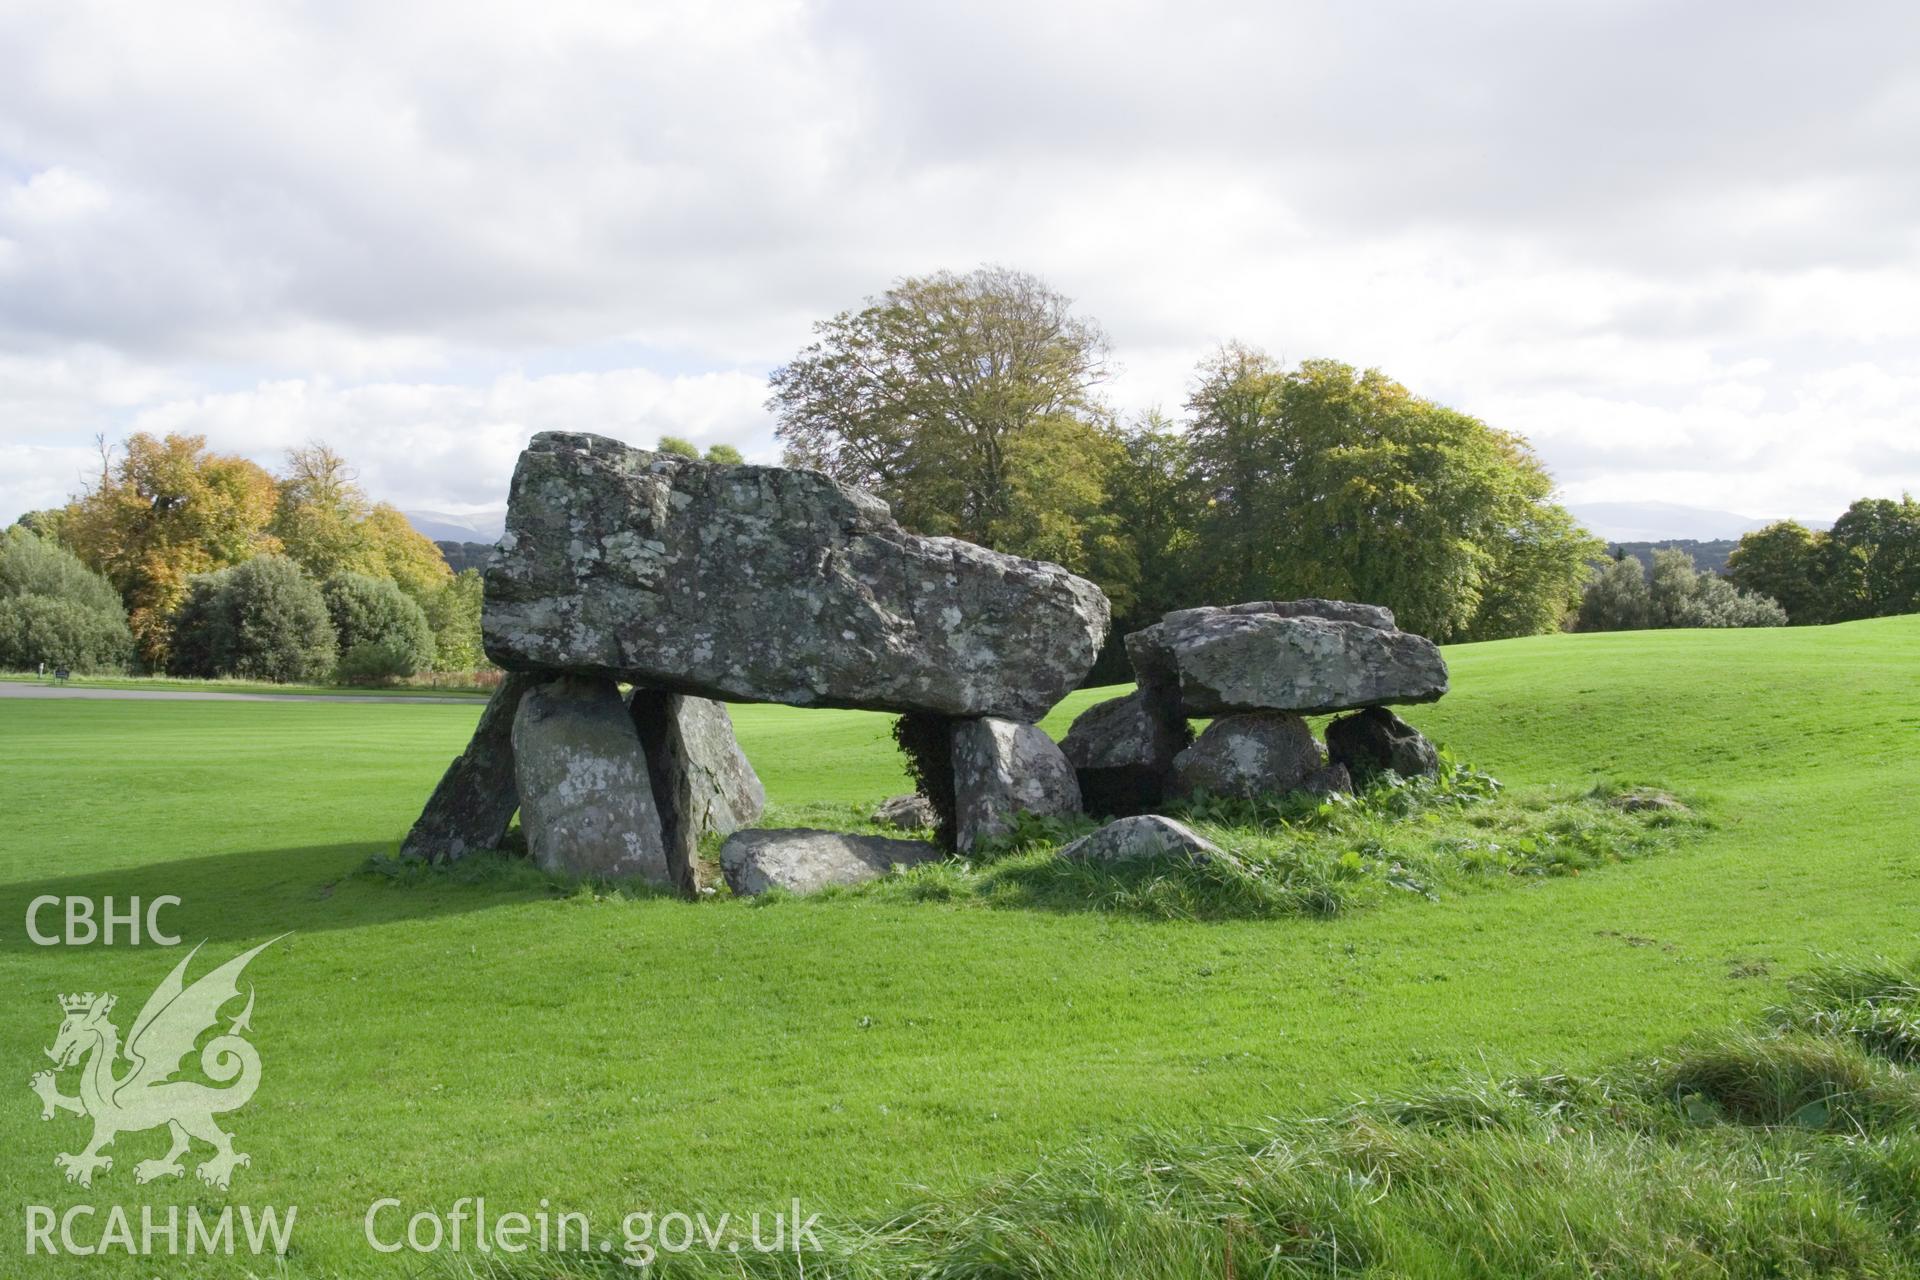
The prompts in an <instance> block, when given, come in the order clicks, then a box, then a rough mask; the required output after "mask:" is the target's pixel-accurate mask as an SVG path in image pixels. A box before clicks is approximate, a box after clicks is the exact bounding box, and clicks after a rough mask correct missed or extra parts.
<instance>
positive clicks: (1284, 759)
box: [1173, 711, 1330, 800]
mask: <svg viewBox="0 0 1920 1280" xmlns="http://www.w3.org/2000/svg"><path fill="white" fill-rule="evenodd" d="M1326 764H1327V757H1326V753H1325V752H1324V751H1322V750H1321V747H1320V741H1319V739H1317V738H1315V737H1314V736H1313V730H1312V729H1309V728H1308V727H1307V722H1306V721H1305V720H1302V719H1301V718H1300V717H1299V716H1297V715H1294V714H1293V713H1292V712H1289V711H1253V712H1246V713H1243V714H1241V715H1237V716H1222V717H1220V718H1219V719H1218V720H1215V721H1214V722H1213V723H1212V724H1210V725H1208V726H1207V729H1206V732H1205V733H1202V734H1201V735H1200V736H1199V737H1198V738H1197V739H1195V740H1194V743H1193V745H1192V746H1190V747H1188V748H1187V749H1186V750H1185V751H1182V752H1181V753H1180V754H1179V755H1178V756H1176V757H1174V761H1173V768H1174V777H1175V782H1176V785H1177V786H1178V788H1179V790H1180V793H1181V794H1183V795H1197V794H1200V793H1202V792H1205V793H1206V794H1208V795H1215V796H1229V797H1232V798H1234V799H1240V800H1248V799H1252V798H1253V797H1255V796H1273V795H1285V794H1287V793H1288V792H1290V791H1305V790H1312V789H1314V788H1315V787H1316V785H1324V784H1325V783H1326V782H1328V781H1330V780H1329V779H1326V778H1323V777H1322V773H1321V771H1322V770H1323V769H1325V768H1326Z"/></svg>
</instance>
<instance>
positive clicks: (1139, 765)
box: [1060, 690, 1193, 817]
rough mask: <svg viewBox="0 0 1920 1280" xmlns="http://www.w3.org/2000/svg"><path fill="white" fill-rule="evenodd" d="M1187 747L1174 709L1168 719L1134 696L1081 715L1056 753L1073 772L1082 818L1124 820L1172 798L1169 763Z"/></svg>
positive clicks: (1188, 738)
mask: <svg viewBox="0 0 1920 1280" xmlns="http://www.w3.org/2000/svg"><path fill="white" fill-rule="evenodd" d="M1175 701H1176V703H1177V699H1176V700H1175ZM1192 741H1193V731H1192V730H1191V729H1189V728H1188V727H1187V722H1186V721H1185V720H1183V719H1181V718H1180V716H1179V714H1178V708H1177V706H1175V707H1173V708H1172V709H1171V713H1169V707H1168V705H1167V703H1166V701H1165V700H1159V701H1155V700H1151V699H1150V698H1149V697H1148V695H1147V693H1146V692H1145V691H1143V690H1135V691H1134V692H1133V693H1130V694H1128V695H1127V696H1125V697H1123V698H1109V699H1107V700H1106V701H1105V702H1099V703H1095V704H1094V705H1093V706H1091V707H1088V708H1087V709H1086V710H1085V711H1083V712H1081V713H1080V716H1079V718H1078V719H1076V720H1075V721H1074V722H1073V724H1072V726H1071V727H1069V728H1068V730H1067V736H1066V738H1065V739H1063V740H1062V741H1061V743H1060V751H1061V753H1062V754H1063V755H1065V756H1066V758H1067V763H1069V764H1071V765H1072V766H1073V770H1074V774H1075V776H1076V778H1077V779H1078V781H1079V783H1080V800H1081V803H1082V804H1083V805H1085V806H1086V810H1087V812H1088V813H1092V814H1097V815H1100V816H1103V817H1127V816H1129V815H1132V814H1138V813H1147V812H1149V811H1151V810H1152V809H1154V808H1155V807H1156V806H1158V805H1159V804H1160V803H1161V802H1162V801H1164V800H1165V799H1166V798H1167V797H1168V796H1170V795H1172V794H1173V758H1174V756H1176V755H1178V754H1179V753H1180V752H1181V751H1182V750H1184V749H1185V748H1186V746H1187V745H1188V744H1189V743H1190V742H1192Z"/></svg>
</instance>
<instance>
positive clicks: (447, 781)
mask: <svg viewBox="0 0 1920 1280" xmlns="http://www.w3.org/2000/svg"><path fill="white" fill-rule="evenodd" d="M541 679H542V677H541V676H538V675H534V674H531V673H528V672H523V671H509V672H508V673H507V675H506V678H505V679H504V680H502V681H501V682H500V686H499V688H497V689H495V690H494V691H493V696H492V697H491V698H489V699H487V705H486V709H485V710H483V711H481V713H480V723H479V725H478V726H476V727H475V729H474V731H473V738H472V739H471V740H470V741H469V742H468V743H467V749H466V750H465V751H463V752H461V753H460V754H459V755H458V756H457V757H455V759H454V761H453V763H452V764H450V765H448V766H447V771H446V772H445V773H443V774H441V775H440V785H439V786H437V787H435V788H434V789H433V795H432V796H431V797H429V798H428V800H427V807H426V808H424V809H422V810H421V811H420V816H419V818H418V819H416V820H415V821H414V824H413V829H412V830H411V831H409V832H407V838H406V840H404V841H403V842H402V843H401V845H400V852H401V853H402V854H403V855H405V856H406V857H410V858H426V859H427V860H428V861H431V862H455V861H458V860H459V859H461V858H464V857H466V856H467V855H468V854H470V853H473V852H475V851H477V850H480V849H498V848H499V847H500V845H501V844H502V843H503V842H504V841H505V840H506V837H507V828H508V827H510V826H511V825H512V824H513V815H514V812H515V810H517V809H519V807H520V791H519V788H518V787H516V786H515V785H514V778H513V718H514V713H515V712H517V711H519V710H520V698H521V695H523V694H525V693H526V691H527V690H528V689H530V688H532V687H533V686H534V685H535V684H538V683H539V682H540V680H541Z"/></svg>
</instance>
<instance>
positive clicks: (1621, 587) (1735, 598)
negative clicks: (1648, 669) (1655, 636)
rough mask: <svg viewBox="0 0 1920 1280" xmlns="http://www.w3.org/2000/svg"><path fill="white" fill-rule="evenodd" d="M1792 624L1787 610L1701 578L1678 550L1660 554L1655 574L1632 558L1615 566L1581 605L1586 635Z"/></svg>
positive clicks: (1590, 585)
mask: <svg viewBox="0 0 1920 1280" xmlns="http://www.w3.org/2000/svg"><path fill="white" fill-rule="evenodd" d="M1786 622H1787V613H1786V610H1784V609H1782V608H1781V607H1780V606H1779V604H1778V603H1776V602H1775V601H1774V600H1772V599H1770V598H1768V597H1766V596H1763V595H1758V594H1755V593H1754V592H1751V591H1741V590H1739V589H1737V588H1736V587H1735V586H1734V585H1733V584H1732V583H1730V582H1728V581H1727V580H1726V579H1725V578H1722V577H1719V576H1718V575H1716V574H1711V573H1701V572H1700V571H1699V570H1698V569H1697V568H1695V567H1694V563H1693V557H1692V556H1691V555H1689V554H1687V552H1685V551H1683V550H1681V549H1680V548H1678V547H1664V548H1661V549H1660V550H1658V551H1655V552H1654V553H1653V566H1652V568H1651V569H1650V570H1643V569H1642V568H1641V567H1640V562H1639V561H1638V560H1636V559H1634V558H1633V557H1632V556H1622V557H1620V558H1619V559H1618V560H1615V561H1612V562H1611V563H1609V564H1607V565H1606V566H1605V567H1604V568H1602V569H1601V570H1600V572H1599V573H1598V574H1596V575H1595V576H1594V578H1593V579H1592V581H1590V582H1588V584H1587V588H1586V591H1585V593H1584V594H1583V595H1582V596H1581V600H1580V616H1579V628H1580V630H1582V631H1638V630H1641V629H1643V628H1647V627H1780V626H1785V625H1786Z"/></svg>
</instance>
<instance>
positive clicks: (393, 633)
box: [320, 573, 434, 679]
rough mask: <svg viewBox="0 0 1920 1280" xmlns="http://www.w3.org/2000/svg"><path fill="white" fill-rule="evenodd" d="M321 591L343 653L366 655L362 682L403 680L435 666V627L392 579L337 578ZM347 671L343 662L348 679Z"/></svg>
mask: <svg viewBox="0 0 1920 1280" xmlns="http://www.w3.org/2000/svg"><path fill="white" fill-rule="evenodd" d="M320 592H321V595H322V597H323V598H324V599H325V600H326V602H327V615H328V617H329V618H331V619H332V622H333V630H334V637H335V639H336V640H337V641H338V643H339V646H340V652H341V653H342V654H343V655H346V654H352V653H356V652H358V653H359V654H360V656H359V658H358V659H357V660H356V664H355V665H356V668H357V669H358V672H359V676H358V678H363V679H400V678H403V677H406V676H410V675H412V674H413V673H414V672H416V671H420V670H422V669H424V668H426V667H430V666H432V665H433V655H434V641H433V627H432V625H431V624H430V623H428V621H427V615H426V613H425V612H424V611H423V610H422V609H421V608H420V606H419V605H418V604H416V603H414V602H413V600H412V599H410V598H409V597H408V596H407V594H406V593H405V592H404V591H402V590H400V587H399V584H397V583H395V582H394V581H393V580H392V579H390V578H374V577H369V576H368V575H367V574H364V573H336V574H334V575H333V576H332V577H330V578H328V579H327V581H326V583H325V585H323V586H322V587H321V589H320ZM346 666H347V662H346V659H345V658H344V657H343V658H342V660H341V667H342V671H343V674H344V673H345V669H346Z"/></svg>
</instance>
